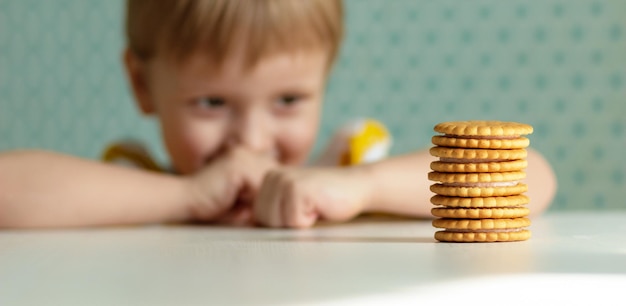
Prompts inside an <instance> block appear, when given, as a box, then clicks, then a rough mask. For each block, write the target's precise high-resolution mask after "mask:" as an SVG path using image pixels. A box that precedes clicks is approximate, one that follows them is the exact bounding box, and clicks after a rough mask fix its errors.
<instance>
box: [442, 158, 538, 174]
mask: <svg viewBox="0 0 626 306" xmlns="http://www.w3.org/2000/svg"><path fill="white" fill-rule="evenodd" d="M527 166H528V162H527V161H526V160H525V159H518V160H511V161H503V162H487V163H471V162H470V163H460V162H442V161H434V162H431V163H430V169H432V170H434V171H438V172H509V171H520V170H523V169H526V167H527Z"/></svg>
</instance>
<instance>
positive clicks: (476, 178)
mask: <svg viewBox="0 0 626 306" xmlns="http://www.w3.org/2000/svg"><path fill="white" fill-rule="evenodd" d="M525 178H526V172H523V171H510V172H479V173H455V172H454V173H452V172H437V171H432V172H429V173H428V179H429V180H431V181H436V182H443V183H491V182H510V181H519V180H522V179H525Z"/></svg>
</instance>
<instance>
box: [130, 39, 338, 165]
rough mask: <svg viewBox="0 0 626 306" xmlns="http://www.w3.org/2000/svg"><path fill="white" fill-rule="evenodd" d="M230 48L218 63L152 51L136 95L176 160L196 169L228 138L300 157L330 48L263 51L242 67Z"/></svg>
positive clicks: (315, 118)
mask: <svg viewBox="0 0 626 306" xmlns="http://www.w3.org/2000/svg"><path fill="white" fill-rule="evenodd" d="M242 59H243V57H242V56H238V55H232V56H230V57H229V59H228V60H227V61H225V62H224V64H223V65H222V67H221V69H217V68H216V67H215V65H213V64H212V63H211V61H209V60H208V59H207V58H206V57H204V56H202V55H201V54H197V55H194V56H191V57H190V58H189V59H188V61H186V62H185V63H184V64H176V63H175V62H173V61H169V60H166V59H164V58H159V57H156V58H154V59H153V60H151V61H150V62H149V64H148V66H147V67H145V68H146V70H145V71H146V74H145V75H146V78H145V85H146V86H145V91H146V92H145V94H144V95H137V96H138V97H142V98H141V99H139V100H141V101H139V103H140V105H141V107H142V109H143V110H144V111H145V112H147V113H154V114H155V115H156V116H157V117H158V119H159V122H160V124H161V131H162V136H163V139H164V142H165V146H166V149H167V150H168V152H169V156H170V158H171V161H172V163H173V166H174V168H175V169H176V170H177V171H178V172H180V173H182V174H188V173H193V172H195V171H196V170H198V169H199V168H201V167H202V166H203V165H205V164H206V163H208V162H210V161H211V160H212V159H214V158H215V157H217V156H219V154H221V153H222V152H224V151H225V150H228V148H230V147H232V146H242V147H246V148H248V149H250V150H253V151H255V152H257V153H258V154H262V155H268V156H273V157H275V158H276V160H277V161H279V162H280V163H282V164H291V165H293V164H299V163H302V162H304V161H305V160H306V159H307V157H308V154H309V152H310V150H311V148H312V147H313V144H314V141H315V138H316V136H317V130H318V124H319V117H320V110H321V105H322V100H323V93H324V85H325V81H326V72H327V71H326V64H327V60H328V59H327V54H326V53H325V52H321V51H320V52H316V51H311V52H306V53H297V54H291V53H290V54H277V55H273V56H270V57H266V58H262V59H261V60H260V61H259V62H258V64H257V65H256V66H254V67H252V68H248V69H246V67H245V66H244V65H243V63H244V61H243V60H242Z"/></svg>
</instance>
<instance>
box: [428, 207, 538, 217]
mask: <svg viewBox="0 0 626 306" xmlns="http://www.w3.org/2000/svg"><path fill="white" fill-rule="evenodd" d="M431 213H432V215H433V216H435V217H440V218H461V219H510V218H521V217H526V216H528V215H529V214H530V210H529V209H528V208H527V207H506V208H444V207H435V208H433V209H431Z"/></svg>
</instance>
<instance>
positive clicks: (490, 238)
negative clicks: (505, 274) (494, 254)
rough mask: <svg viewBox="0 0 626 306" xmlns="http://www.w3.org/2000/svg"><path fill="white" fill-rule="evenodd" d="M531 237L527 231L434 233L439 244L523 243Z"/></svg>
mask: <svg viewBox="0 0 626 306" xmlns="http://www.w3.org/2000/svg"><path fill="white" fill-rule="evenodd" d="M531 236H532V234H531V232H530V231H529V230H521V231H515V232H499V233H458V232H448V231H437V232H435V239H436V240H438V241H441V242H511V241H525V240H528V239H530V237H531Z"/></svg>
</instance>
